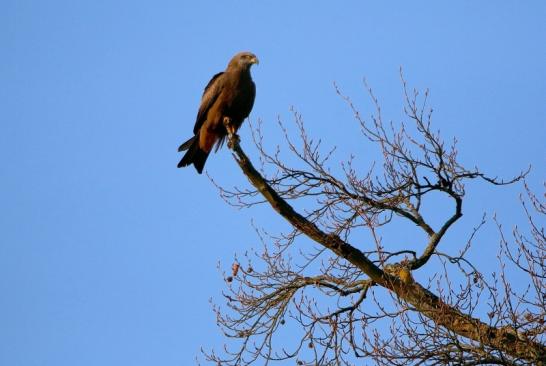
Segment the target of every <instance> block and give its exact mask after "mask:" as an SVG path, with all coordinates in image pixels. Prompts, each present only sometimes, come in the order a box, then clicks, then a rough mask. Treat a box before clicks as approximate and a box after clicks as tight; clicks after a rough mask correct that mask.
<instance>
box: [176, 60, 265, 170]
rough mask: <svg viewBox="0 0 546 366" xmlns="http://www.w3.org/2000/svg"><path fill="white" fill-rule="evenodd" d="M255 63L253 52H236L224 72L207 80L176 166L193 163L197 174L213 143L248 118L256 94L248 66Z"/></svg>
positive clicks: (220, 142)
mask: <svg viewBox="0 0 546 366" xmlns="http://www.w3.org/2000/svg"><path fill="white" fill-rule="evenodd" d="M257 63H258V58H257V57H256V55H254V54H253V53H251V52H240V53H238V54H236V55H235V56H233V58H232V59H231V61H229V64H228V66H227V68H226V70H225V71H223V72H220V73H218V74H216V75H214V76H213V77H212V79H210V81H209V83H208V84H207V86H206V87H205V91H204V92H203V96H202V97H201V105H200V106H199V111H198V112H197V118H196V120H195V126H194V127H193V134H194V136H193V137H192V138H190V139H189V140H188V141H186V142H184V143H183V144H182V145H180V147H179V148H178V151H187V152H186V154H185V155H184V157H183V158H182V160H180V162H179V163H178V167H179V168H181V167H184V166H188V165H191V164H193V165H194V166H195V169H197V172H198V173H199V174H201V173H202V172H203V167H204V166H205V161H206V160H207V157H208V156H209V153H210V152H211V150H212V148H213V147H214V145H216V149H218V148H219V147H220V146H221V145H222V143H223V141H224V139H225V138H226V135H227V134H228V133H229V134H233V133H235V132H236V131H237V129H238V128H239V127H240V126H241V124H242V123H243V120H244V119H245V118H246V117H248V115H249V114H250V111H251V109H252V106H253V104H254V97H255V96H256V86H255V85H254V82H253V81H252V77H251V76H250V67H251V66H252V65H253V64H257Z"/></svg>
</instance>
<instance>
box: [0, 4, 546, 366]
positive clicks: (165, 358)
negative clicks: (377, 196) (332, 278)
mask: <svg viewBox="0 0 546 366" xmlns="http://www.w3.org/2000/svg"><path fill="white" fill-rule="evenodd" d="M456 3H457V4H452V3H450V4H449V5H441V4H445V2H438V1H412V2H408V1H382V2H372V1H346V2H343V5H332V4H334V2H326V1H291V2H288V1H285V2H279V1H216V2H214V1H191V2H190V1H185V2H184V1H153V2H152V1H150V2H143V1H68V0H67V1H57V0H52V1H25V0H18V1H13V0H4V1H2V2H1V4H0V50H1V57H0V126H1V133H0V154H1V158H2V168H1V169H0V204H1V207H2V209H1V210H0V325H1V326H0V364H1V365H10V366H16V365H17V366H19V365H21V366H31V365H32V366H33V365H41V366H50V365H51V366H60V365H71V366H72V365H89V366H91V365H93V366H94V365H104V366H108V365H189V364H192V363H193V362H194V359H195V357H196V356H197V355H198V354H199V348H200V347H201V346H205V347H207V348H209V347H211V346H216V347H217V346H218V345H220V344H222V338H221V336H220V333H219V331H218V330H217V328H216V326H215V319H214V315H213V313H212V311H211V310H210V306H209V298H211V297H213V298H216V299H218V300H219V301H220V302H221V290H222V288H224V286H225V284H224V282H223V280H222V277H221V275H220V274H219V272H218V271H217V268H216V267H217V263H218V262H219V261H220V262H221V263H222V268H225V269H228V268H229V266H230V263H231V258H232V256H233V254H234V253H237V252H238V253H242V252H244V251H245V250H247V249H249V248H250V247H252V246H255V245H257V242H258V240H257V238H256V236H255V234H254V230H253V229H252V227H251V225H250V223H251V218H254V219H255V222H256V224H257V225H259V226H265V227H266V228H267V229H268V230H271V231H275V230H280V229H282V228H286V225H285V224H284V223H283V222H282V221H281V220H280V219H277V218H276V217H274V216H273V215H272V214H271V213H270V211H269V210H267V209H265V208H257V209H254V210H246V211H238V210H236V209H234V208H232V207H229V206H227V205H226V204H225V203H224V202H223V201H222V200H221V199H220V197H219V196H218V194H217V191H216V189H215V188H214V186H213V185H212V184H211V182H210V181H209V180H208V179H207V177H206V176H205V175H203V176H199V175H197V174H196V173H195V171H194V170H193V169H183V170H180V169H176V164H177V162H178V159H179V157H180V155H179V154H178V153H177V152H176V149H177V147H178V145H179V143H181V142H182V141H184V140H185V139H186V138H188V137H189V136H190V132H191V130H192V128H193V123H194V118H195V114H196V111H197V106H198V103H199V99H200V96H201V92H202V89H203V87H204V86H205V85H206V83H207V82H208V80H209V78H210V77H211V76H212V75H213V74H214V73H216V72H218V71H221V70H223V69H224V67H225V65H226V63H227V61H228V60H229V58H230V57H231V56H232V55H233V54H234V53H235V52H237V51H240V50H251V51H253V52H254V53H256V54H257V55H258V57H259V58H260V65H259V66H257V67H254V68H253V75H254V79H255V81H256V84H257V99H256V103H255V106H254V110H253V112H252V114H251V118H253V119H256V118H261V119H263V121H264V123H265V125H266V129H267V131H269V135H268V136H270V137H268V138H269V139H273V141H269V142H270V143H271V144H275V143H276V142H277V141H275V140H278V139H279V134H278V129H277V126H276V122H275V121H276V119H277V116H279V115H280V116H281V118H283V119H284V120H286V121H289V120H290V113H289V108H290V106H295V107H296V108H297V109H298V110H299V111H300V112H301V113H302V114H303V116H304V118H305V120H306V123H307V125H308V127H309V129H310V133H311V134H312V135H313V136H315V137H317V138H319V137H320V138H322V139H323V140H324V141H325V143H326V144H329V145H339V146H340V152H339V155H337V157H338V158H339V159H345V158H347V156H348V154H349V152H351V151H353V152H355V153H356V154H357V155H358V154H365V153H366V150H367V149H371V147H369V146H367V145H366V142H365V140H363V139H361V138H360V137H359V136H358V135H357V134H356V133H355V131H358V130H357V128H356V126H355V124H354V123H353V120H352V118H351V113H350V111H349V110H348V109H347V107H346V106H345V104H344V103H343V102H342V101H341V100H340V99H339V98H338V97H337V96H336V94H335V92H334V88H333V86H332V83H333V82H334V81H336V82H337V83H338V84H339V86H340V87H341V88H342V90H343V91H344V92H345V93H346V94H348V95H349V96H351V97H352V98H353V99H355V100H357V101H359V103H360V101H362V105H363V106H366V103H364V101H365V100H366V95H365V93H364V89H363V87H362V82H361V80H362V78H363V77H366V78H367V79H368V81H369V83H370V85H371V86H372V87H373V88H374V89H375V91H376V94H377V95H378V97H379V98H380V100H381V102H382V103H383V105H384V109H385V115H386V117H387V118H389V117H390V118H392V119H395V120H397V119H399V117H400V115H401V102H402V99H401V96H402V94H401V87H400V83H399V79H398V69H399V67H400V66H403V68H404V70H405V75H406V78H407V79H408V81H409V82H410V83H411V85H413V86H416V87H419V88H425V87H429V88H430V89H431V93H432V97H431V104H432V106H433V107H434V109H435V123H436V127H438V128H439V129H441V130H442V132H443V134H444V135H445V137H446V138H450V137H452V136H457V137H458V138H459V141H460V144H459V147H460V151H461V158H462V160H463V162H465V163H466V164H467V165H469V166H474V165H475V164H477V165H479V166H480V167H482V168H483V169H484V170H486V171H488V172H490V173H491V175H507V176H508V175H510V174H513V173H515V172H517V171H519V170H520V169H522V168H525V167H526V166H527V165H528V164H533V166H534V170H533V172H532V174H531V176H530V177H529V181H530V183H531V184H532V185H533V186H534V187H540V182H541V181H542V180H544V178H545V172H546V169H545V166H546V162H545V157H546V154H545V153H546V151H545V150H546V148H545V144H544V141H546V127H545V126H546V46H545V44H546V43H545V42H546V41H545V40H546V21H545V19H546V2H544V1H538V0H537V1H525V2H521V1H480V2H476V1H458V2H456ZM336 4H341V2H337V3H336ZM378 4H380V5H378ZM363 112H364V114H366V115H367V114H369V113H370V112H371V110H366V109H364V110H363ZM348 131H349V132H348ZM241 135H242V139H243V145H244V146H246V147H248V152H249V154H251V156H256V154H255V151H254V150H253V149H252V148H251V147H250V143H249V141H248V126H246V125H243V127H242V131H241ZM278 142H280V141H278ZM206 170H207V171H208V173H209V174H210V175H211V176H212V177H214V178H215V179H217V180H218V181H220V182H229V184H239V185H241V186H246V185H247V180H246V179H245V178H244V177H242V176H241V174H240V172H239V171H238V170H237V168H236V166H235V164H234V162H233V160H232V158H231V156H230V154H229V153H228V151H227V150H226V149H225V148H224V149H223V150H221V151H220V152H219V153H217V154H216V155H213V156H212V157H211V158H210V159H209V161H208V163H207V166H206ZM520 188H521V187H511V188H504V189H500V190H494V191H491V190H490V188H489V187H487V186H485V185H472V187H471V189H470V191H469V202H468V204H467V205H466V206H465V207H466V211H465V217H464V219H463V221H462V223H461V224H460V225H461V228H466V229H468V227H471V226H472V225H473V224H475V223H476V220H477V218H479V217H480V216H481V212H482V211H483V210H488V212H489V213H492V212H497V213H499V215H500V216H501V218H502V219H503V220H505V222H507V223H508V224H510V223H511V222H514V221H516V220H518V219H517V218H515V217H513V216H514V215H516V213H517V211H518V209H517V194H518V192H520V190H521V189H520ZM471 199H473V200H472V201H471V202H470V200H471ZM462 232H468V230H466V231H462ZM486 233H487V231H486ZM491 233H492V234H491V236H487V235H486V236H484V237H483V238H482V239H483V243H482V244H481V245H482V246H481V247H480V250H481V251H482V253H490V255H491V257H492V256H493V255H494V254H495V253H496V250H495V244H496V242H497V238H496V237H495V235H494V232H493V231H491ZM460 240H461V239H460V238H459V241H460ZM465 240H466V238H465ZM484 265H485V264H484Z"/></svg>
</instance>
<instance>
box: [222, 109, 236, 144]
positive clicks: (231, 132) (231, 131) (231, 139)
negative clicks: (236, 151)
mask: <svg viewBox="0 0 546 366" xmlns="http://www.w3.org/2000/svg"><path fill="white" fill-rule="evenodd" d="M223 122H224V126H225V127H226V131H227V134H228V144H227V145H228V147H229V148H230V149H232V148H233V144H234V143H235V142H239V136H237V134H236V133H235V127H234V126H233V125H232V124H231V118H229V117H224V121H223Z"/></svg>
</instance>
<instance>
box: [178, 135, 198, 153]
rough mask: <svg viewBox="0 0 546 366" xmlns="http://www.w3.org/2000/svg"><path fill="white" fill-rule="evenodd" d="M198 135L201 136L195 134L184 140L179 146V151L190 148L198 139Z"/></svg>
mask: <svg viewBox="0 0 546 366" xmlns="http://www.w3.org/2000/svg"><path fill="white" fill-rule="evenodd" d="M198 137H199V135H195V136H193V137H192V138H191V139H189V140H188V141H186V142H184V143H183V144H182V145H180V147H179V148H178V152H181V151H185V150H188V149H189V148H190V147H191V145H192V144H193V143H194V142H195V141H196V140H197V139H198Z"/></svg>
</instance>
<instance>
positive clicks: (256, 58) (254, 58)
mask: <svg viewBox="0 0 546 366" xmlns="http://www.w3.org/2000/svg"><path fill="white" fill-rule="evenodd" d="M250 62H252V63H253V64H256V65H258V64H259V63H260V60H258V57H256V56H254V57H252V59H251V60H250Z"/></svg>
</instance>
